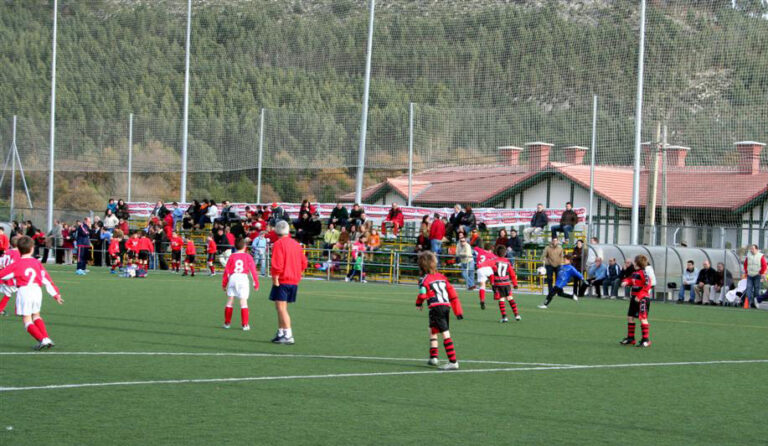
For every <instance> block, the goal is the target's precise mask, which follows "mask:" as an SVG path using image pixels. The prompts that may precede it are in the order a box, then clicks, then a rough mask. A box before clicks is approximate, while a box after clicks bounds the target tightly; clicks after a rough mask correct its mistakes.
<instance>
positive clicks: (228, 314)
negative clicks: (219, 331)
mask: <svg viewBox="0 0 768 446" xmlns="http://www.w3.org/2000/svg"><path fill="white" fill-rule="evenodd" d="M230 322H232V307H224V325H229V323H230Z"/></svg>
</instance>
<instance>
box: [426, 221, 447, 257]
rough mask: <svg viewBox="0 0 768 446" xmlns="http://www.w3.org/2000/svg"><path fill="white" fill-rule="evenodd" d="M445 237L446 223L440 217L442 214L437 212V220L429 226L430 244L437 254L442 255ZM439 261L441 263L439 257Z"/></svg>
mask: <svg viewBox="0 0 768 446" xmlns="http://www.w3.org/2000/svg"><path fill="white" fill-rule="evenodd" d="M443 237H445V223H444V222H443V220H441V219H440V214H438V213H437V212H435V220H434V221H433V222H432V226H430V227H429V246H430V249H431V250H432V252H433V253H435V255H436V256H439V255H440V252H441V250H442V248H443ZM438 263H440V259H439V257H438Z"/></svg>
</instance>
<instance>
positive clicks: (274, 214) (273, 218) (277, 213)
mask: <svg viewBox="0 0 768 446" xmlns="http://www.w3.org/2000/svg"><path fill="white" fill-rule="evenodd" d="M268 221H269V224H270V225H271V226H276V225H277V223H278V222H280V221H284V222H286V223H287V222H288V213H287V212H285V209H283V208H282V207H281V206H280V205H278V204H277V203H272V211H271V212H270V213H269V220H268Z"/></svg>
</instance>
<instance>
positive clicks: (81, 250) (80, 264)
mask: <svg viewBox="0 0 768 446" xmlns="http://www.w3.org/2000/svg"><path fill="white" fill-rule="evenodd" d="M75 246H77V271H75V274H77V275H79V276H84V275H85V273H86V267H87V265H88V259H89V258H90V257H91V219H90V218H89V217H85V218H84V219H83V222H82V223H81V224H80V226H78V227H77V229H76V230H75Z"/></svg>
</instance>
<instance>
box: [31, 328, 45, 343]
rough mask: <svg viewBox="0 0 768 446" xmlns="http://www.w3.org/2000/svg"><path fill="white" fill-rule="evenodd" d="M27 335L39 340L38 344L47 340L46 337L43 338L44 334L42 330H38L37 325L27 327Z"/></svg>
mask: <svg viewBox="0 0 768 446" xmlns="http://www.w3.org/2000/svg"><path fill="white" fill-rule="evenodd" d="M27 333H29V334H30V335H32V337H33V338H35V339H37V341H38V342H39V341H42V340H43V339H45V336H43V334H42V333H40V329H39V328H37V324H29V325H27Z"/></svg>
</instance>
